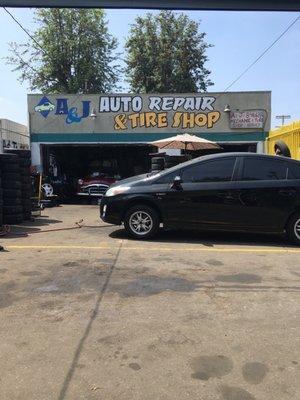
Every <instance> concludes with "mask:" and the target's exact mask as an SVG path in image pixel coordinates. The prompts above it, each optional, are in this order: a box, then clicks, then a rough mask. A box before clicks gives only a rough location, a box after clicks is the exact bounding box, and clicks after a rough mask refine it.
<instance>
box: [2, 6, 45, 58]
mask: <svg viewBox="0 0 300 400" xmlns="http://www.w3.org/2000/svg"><path fill="white" fill-rule="evenodd" d="M3 10H4V11H6V12H7V14H8V15H9V16H10V17H11V18H12V19H13V20H14V21H15V23H16V24H18V25H19V27H20V28H21V29H22V31H24V32H25V33H26V35H27V36H29V37H30V39H31V40H33V41H34V43H35V44H36V45H37V46H38V47H39V48H40V49H41V50H42V52H43V53H44V54H46V52H45V50H44V49H43V48H42V46H41V45H40V44H39V42H38V41H37V40H36V39H35V38H34V37H33V36H32V35H31V34H30V33H29V32H28V31H27V29H26V28H24V26H23V25H22V24H21V23H20V22H19V21H18V20H17V18H16V17H14V15H13V14H12V13H11V12H10V11H8V9H7V8H6V7H3Z"/></svg>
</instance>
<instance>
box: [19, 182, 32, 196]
mask: <svg viewBox="0 0 300 400" xmlns="http://www.w3.org/2000/svg"><path fill="white" fill-rule="evenodd" d="M21 188H22V194H23V193H28V192H29V191H30V190H31V183H21Z"/></svg>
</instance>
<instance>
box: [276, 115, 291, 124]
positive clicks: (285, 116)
mask: <svg viewBox="0 0 300 400" xmlns="http://www.w3.org/2000/svg"><path fill="white" fill-rule="evenodd" d="M276 118H277V119H281V126H282V125H284V121H285V120H286V119H290V118H291V116H290V115H276Z"/></svg>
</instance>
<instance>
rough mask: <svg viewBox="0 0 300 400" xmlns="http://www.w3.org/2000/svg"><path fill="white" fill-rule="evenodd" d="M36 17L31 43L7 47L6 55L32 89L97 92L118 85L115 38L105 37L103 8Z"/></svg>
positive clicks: (43, 12)
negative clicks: (35, 26)
mask: <svg viewBox="0 0 300 400" xmlns="http://www.w3.org/2000/svg"><path fill="white" fill-rule="evenodd" d="M35 16H36V18H35V21H36V23H37V24H38V27H37V29H36V30H35V32H34V33H33V34H32V37H33V38H34V39H35V40H33V39H29V41H28V42H27V43H25V44H16V43H11V44H10V48H11V52H12V56H11V57H8V62H9V63H10V64H13V65H15V69H14V70H16V71H19V72H20V80H21V81H22V82H23V81H29V83H30V88H31V90H40V91H42V92H45V93H47V92H48V93H49V92H52V93H59V92H61V93H82V92H85V91H87V92H89V93H97V92H98V93H99V92H108V91H111V90H113V89H114V88H115V87H116V83H117V80H118V77H119V74H120V68H119V66H118V65H116V61H117V56H116V55H115V54H114V50H115V49H116V47H117V40H116V39H115V38H113V37H112V36H111V35H110V34H109V33H108V29H107V22H106V21H105V18H104V12H103V11H102V10H87V9H40V10H37V11H36V13H35Z"/></svg>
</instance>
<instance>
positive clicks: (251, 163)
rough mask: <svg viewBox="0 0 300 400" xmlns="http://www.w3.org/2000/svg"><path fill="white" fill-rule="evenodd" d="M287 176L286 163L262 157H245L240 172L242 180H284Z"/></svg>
mask: <svg viewBox="0 0 300 400" xmlns="http://www.w3.org/2000/svg"><path fill="white" fill-rule="evenodd" d="M286 176H287V167H286V163H285V162H283V161H279V159H278V160H276V161H273V160H268V159H262V158H256V157H255V158H245V159H244V168H243V174H242V180H243V181H273V180H284V179H286Z"/></svg>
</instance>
